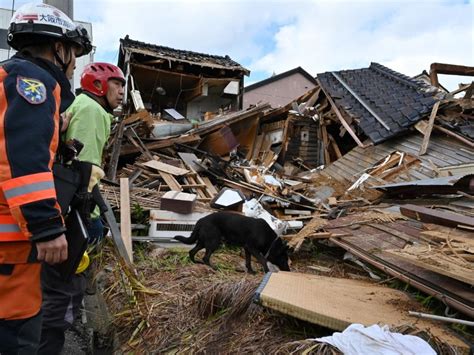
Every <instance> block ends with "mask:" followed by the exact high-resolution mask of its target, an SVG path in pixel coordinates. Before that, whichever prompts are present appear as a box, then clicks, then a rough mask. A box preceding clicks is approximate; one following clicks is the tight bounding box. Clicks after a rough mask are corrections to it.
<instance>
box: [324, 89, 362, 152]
mask: <svg viewBox="0 0 474 355" xmlns="http://www.w3.org/2000/svg"><path fill="white" fill-rule="evenodd" d="M318 84H319V86H320V87H321V89H322V90H323V92H324V95H326V98H327V100H328V101H329V103H330V104H331V107H332V109H333V110H334V112H335V113H336V116H337V118H338V119H339V121H340V122H341V123H342V125H343V126H344V128H345V129H346V131H347V132H349V134H350V135H351V137H352V138H353V139H354V141H355V142H356V143H357V145H358V146H359V147H361V148H366V145H364V144H363V143H362V142H361V141H360V139H359V137H357V135H356V134H355V132H354V131H353V130H352V128H351V126H349V124H348V123H347V122H346V120H345V119H344V117H342V113H341V112H340V111H339V109H338V108H337V106H336V104H335V103H334V101H333V100H332V98H331V96H329V94H328V93H327V92H326V90H324V88H323V87H322V85H321V83H320V82H319V80H318Z"/></svg>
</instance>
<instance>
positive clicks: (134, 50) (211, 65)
mask: <svg viewBox="0 0 474 355" xmlns="http://www.w3.org/2000/svg"><path fill="white" fill-rule="evenodd" d="M126 49H127V50H129V51H130V52H131V53H140V54H145V55H147V56H150V57H155V58H160V59H162V60H165V61H166V62H170V63H171V62H178V63H188V64H191V65H195V66H200V67H203V66H204V67H206V68H213V69H221V70H225V71H234V70H238V71H242V72H244V73H245V74H246V75H249V74H250V72H249V71H248V70H247V69H245V68H243V67H241V66H235V67H226V66H224V65H219V64H214V63H210V62H206V63H201V62H199V63H197V62H193V61H192V60H186V59H183V58H175V57H168V56H164V55H159V56H158V54H157V53H156V52H154V51H152V50H148V49H141V48H130V47H126ZM131 65H132V66H142V67H145V68H148V67H147V66H145V65H140V64H137V63H131ZM152 69H155V68H152ZM155 70H158V69H155ZM165 72H167V73H169V72H168V71H165ZM235 79H236V78H235Z"/></svg>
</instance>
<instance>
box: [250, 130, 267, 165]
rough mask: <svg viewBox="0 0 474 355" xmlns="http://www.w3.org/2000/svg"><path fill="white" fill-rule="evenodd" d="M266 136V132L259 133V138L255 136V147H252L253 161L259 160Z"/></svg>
mask: <svg viewBox="0 0 474 355" xmlns="http://www.w3.org/2000/svg"><path fill="white" fill-rule="evenodd" d="M264 137H265V135H264V134H259V135H258V136H257V138H255V141H254V146H253V149H252V159H251V160H253V161H255V160H257V159H258V156H259V154H260V149H261V147H262V143H263V138H264Z"/></svg>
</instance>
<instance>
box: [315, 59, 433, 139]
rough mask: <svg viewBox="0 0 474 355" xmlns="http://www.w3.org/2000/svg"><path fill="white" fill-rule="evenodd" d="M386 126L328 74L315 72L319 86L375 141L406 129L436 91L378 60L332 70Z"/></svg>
mask: <svg viewBox="0 0 474 355" xmlns="http://www.w3.org/2000/svg"><path fill="white" fill-rule="evenodd" d="M334 73H335V74H336V75H337V76H338V77H339V78H340V79H342V81H343V82H344V83H345V84H346V86H348V87H349V88H350V89H351V90H352V91H353V92H354V93H355V94H356V95H357V96H359V98H360V99H361V100H362V101H364V102H365V104H366V105H367V106H368V107H369V108H370V109H371V110H372V111H373V113H375V114H376V115H377V116H379V117H380V119H382V120H383V121H384V122H385V124H386V125H387V126H388V127H389V128H390V130H388V129H386V128H385V127H384V126H383V125H382V124H381V123H379V121H378V120H377V119H376V118H375V117H374V115H373V114H371V113H370V111H369V110H368V109H367V108H365V107H364V106H363V105H362V104H361V103H360V102H359V101H358V100H357V99H356V98H355V96H354V95H353V94H351V92H350V91H349V90H348V89H347V88H346V87H344V85H343V84H342V83H341V82H340V81H339V80H338V79H337V78H336V77H335V76H334V75H333V74H332V73H331V72H326V73H323V74H318V77H317V78H318V80H319V82H320V83H321V86H322V87H323V88H324V89H325V90H326V92H327V93H328V94H329V95H331V97H332V98H333V99H334V100H335V101H336V103H337V104H338V106H339V107H340V108H342V109H343V110H345V111H346V112H347V113H348V114H349V115H351V116H353V117H355V118H359V119H360V122H359V127H360V128H361V129H362V131H363V132H364V133H365V135H366V136H368V137H369V138H370V139H371V140H372V141H373V142H374V143H375V144H377V143H381V142H383V141H385V140H387V139H389V138H390V137H393V136H396V135H399V134H400V133H402V132H405V131H407V130H408V128H409V127H410V126H412V125H413V124H415V123H416V122H418V121H419V120H420V119H421V118H422V117H424V116H425V115H426V114H429V112H430V111H431V109H432V107H433V105H434V103H435V102H436V99H435V97H434V95H436V94H437V93H438V91H437V90H436V89H435V88H434V87H432V86H430V85H428V84H426V83H424V82H422V81H418V80H414V79H411V78H409V77H408V76H405V75H403V74H400V73H397V72H396V71H393V70H391V69H389V68H387V67H384V66H383V65H380V64H378V63H371V64H370V67H369V68H364V69H356V70H342V71H338V72H334Z"/></svg>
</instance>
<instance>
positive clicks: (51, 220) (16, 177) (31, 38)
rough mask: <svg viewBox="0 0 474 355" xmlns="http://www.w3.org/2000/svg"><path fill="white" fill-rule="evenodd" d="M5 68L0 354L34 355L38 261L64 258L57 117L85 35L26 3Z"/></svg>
mask: <svg viewBox="0 0 474 355" xmlns="http://www.w3.org/2000/svg"><path fill="white" fill-rule="evenodd" d="M7 41H8V44H9V45H10V46H11V47H12V48H13V49H15V50H17V51H18V52H17V53H16V54H15V55H14V56H13V57H12V58H11V59H9V60H7V61H5V62H3V63H0V107H1V108H2V109H0V353H1V354H17V353H21V354H34V353H36V351H37V349H38V344H39V340H40V332H41V313H40V306H41V288H40V269H41V264H40V262H42V261H44V262H46V263H49V264H57V263H61V262H63V261H64V260H66V259H67V251H68V249H67V241H66V238H65V235H64V232H65V227H64V221H63V218H62V217H61V211H60V209H59V206H58V203H57V195H56V191H55V188H54V182H53V175H52V164H53V160H54V155H55V153H56V150H57V147H58V141H59V130H60V128H59V126H60V113H61V112H62V111H63V110H65V108H67V106H68V105H69V104H70V103H71V102H72V99H73V96H72V94H71V93H70V91H71V90H70V84H69V80H68V79H69V78H71V77H72V75H73V72H74V66H75V60H76V57H79V56H81V55H84V54H87V53H89V52H90V51H91V49H92V45H91V43H90V39H89V36H88V34H87V31H86V30H85V29H83V28H80V27H77V26H76V25H75V24H74V23H73V22H72V21H71V19H69V18H68V17H67V16H66V15H65V14H64V13H62V12H61V11H60V10H58V9H56V8H55V7H53V6H50V5H45V4H26V5H24V6H22V7H20V8H19V9H18V10H17V11H16V12H15V14H14V15H13V17H12V19H11V24H10V27H9V30H8V38H7Z"/></svg>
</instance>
